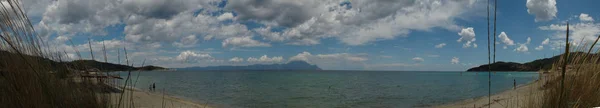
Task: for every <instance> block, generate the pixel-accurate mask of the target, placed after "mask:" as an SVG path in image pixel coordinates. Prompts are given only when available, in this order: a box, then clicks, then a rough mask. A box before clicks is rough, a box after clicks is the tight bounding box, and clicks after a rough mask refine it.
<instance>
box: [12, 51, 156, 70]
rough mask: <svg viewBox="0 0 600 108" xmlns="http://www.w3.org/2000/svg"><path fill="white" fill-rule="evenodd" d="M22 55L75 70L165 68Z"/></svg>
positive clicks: (15, 57) (54, 65) (57, 66)
mask: <svg viewBox="0 0 600 108" xmlns="http://www.w3.org/2000/svg"><path fill="white" fill-rule="evenodd" d="M0 55H1V56H0V58H1V59H22V58H21V56H19V55H17V54H15V53H11V52H7V51H1V50H0ZM22 57H23V58H25V59H32V60H37V61H41V62H43V63H49V65H50V66H52V67H55V68H60V67H65V66H68V67H69V68H71V69H76V70H86V69H94V68H95V69H100V70H102V71H127V70H159V69H165V68H163V67H157V66H144V67H132V66H126V65H121V64H112V63H105V62H99V61H95V60H74V61H70V62H58V61H53V60H50V59H47V58H43V57H37V56H29V55H22ZM5 65H6V64H3V63H0V69H1V68H3V67H4V66H5Z"/></svg>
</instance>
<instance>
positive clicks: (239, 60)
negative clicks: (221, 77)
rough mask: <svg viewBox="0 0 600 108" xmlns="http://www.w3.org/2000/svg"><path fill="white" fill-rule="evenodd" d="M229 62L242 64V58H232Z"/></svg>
mask: <svg viewBox="0 0 600 108" xmlns="http://www.w3.org/2000/svg"><path fill="white" fill-rule="evenodd" d="M229 62H235V63H239V62H244V58H241V57H233V58H231V59H229Z"/></svg>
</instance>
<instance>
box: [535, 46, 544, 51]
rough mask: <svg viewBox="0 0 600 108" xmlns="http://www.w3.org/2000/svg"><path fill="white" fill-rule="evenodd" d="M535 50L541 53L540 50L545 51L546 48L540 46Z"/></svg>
mask: <svg viewBox="0 0 600 108" xmlns="http://www.w3.org/2000/svg"><path fill="white" fill-rule="evenodd" d="M535 50H538V51H539V50H544V46H542V45H540V46H538V47H535Z"/></svg>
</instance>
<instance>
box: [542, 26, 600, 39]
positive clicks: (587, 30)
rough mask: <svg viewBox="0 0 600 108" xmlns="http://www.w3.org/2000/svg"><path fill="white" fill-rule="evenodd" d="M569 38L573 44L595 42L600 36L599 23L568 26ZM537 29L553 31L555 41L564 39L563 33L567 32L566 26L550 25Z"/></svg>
mask: <svg viewBox="0 0 600 108" xmlns="http://www.w3.org/2000/svg"><path fill="white" fill-rule="evenodd" d="M569 27H570V28H569V30H571V31H570V34H569V38H570V39H572V40H571V41H573V43H575V42H580V41H582V40H583V43H591V42H593V41H595V40H596V36H598V35H600V23H594V22H579V23H574V24H570V25H569ZM539 29H541V30H547V31H555V32H556V34H555V35H553V36H552V38H555V39H564V38H566V37H565V31H566V30H567V25H566V24H551V25H548V26H540V27H539Z"/></svg>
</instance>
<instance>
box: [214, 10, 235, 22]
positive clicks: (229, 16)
mask: <svg viewBox="0 0 600 108" xmlns="http://www.w3.org/2000/svg"><path fill="white" fill-rule="evenodd" d="M217 19H218V20H219V21H224V20H228V19H233V14H232V13H231V12H227V13H223V14H221V15H220V16H219V17H217Z"/></svg>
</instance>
